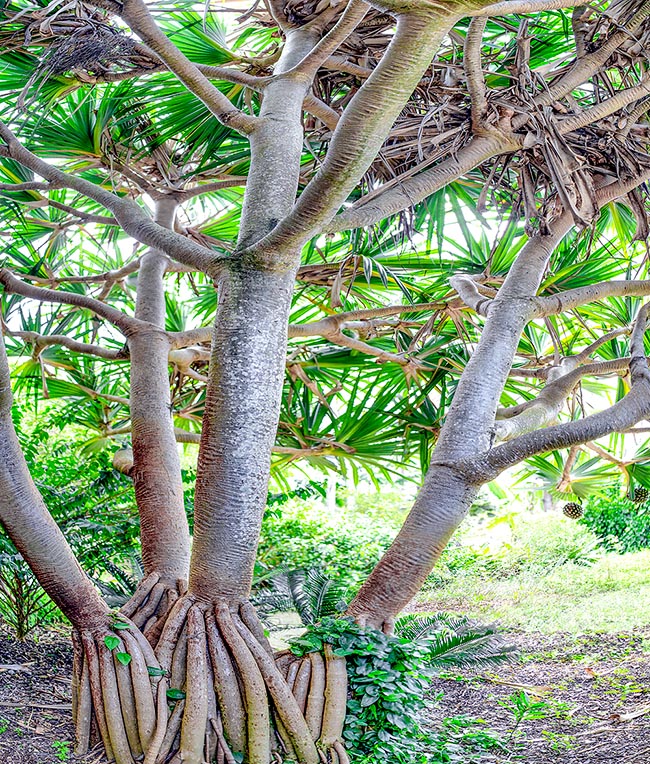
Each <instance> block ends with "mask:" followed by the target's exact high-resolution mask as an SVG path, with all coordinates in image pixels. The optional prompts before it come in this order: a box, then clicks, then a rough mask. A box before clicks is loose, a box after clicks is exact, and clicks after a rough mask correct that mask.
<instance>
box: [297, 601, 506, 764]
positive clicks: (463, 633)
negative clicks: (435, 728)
mask: <svg viewBox="0 0 650 764" xmlns="http://www.w3.org/2000/svg"><path fill="white" fill-rule="evenodd" d="M291 650H292V652H293V653H294V655H296V656H308V655H309V654H313V653H316V654H317V653H320V652H323V653H324V654H325V656H326V660H327V661H330V662H333V661H335V660H337V659H339V660H340V659H343V660H344V661H345V667H346V669H347V677H348V701H347V715H346V719H345V728H344V733H343V735H344V738H345V742H346V747H347V750H348V752H349V755H350V757H351V760H352V761H354V762H355V763H356V762H358V763H359V764H378V763H379V762H386V763H387V764H388V762H393V763H394V764H414V762H418V763H419V762H422V764H428V763H429V762H431V763H432V762H437V761H450V760H451V759H448V758H447V759H446V758H441V755H442V754H443V752H444V745H441V738H440V736H439V734H438V733H435V732H432V731H431V730H428V729H427V728H426V725H425V719H424V712H425V710H426V709H427V707H428V706H429V705H430V704H431V703H432V702H434V701H435V699H436V697H439V696H436V693H435V691H434V690H432V688H431V680H432V678H433V677H435V675H436V673H437V672H438V671H440V670H442V669H444V668H449V667H456V668H466V667H470V666H483V665H491V664H495V663H499V662H503V661H507V660H511V659H512V658H513V656H514V648H513V647H512V646H510V645H508V644H507V643H506V641H505V640H504V639H503V637H502V636H501V635H499V634H498V633H497V631H496V629H495V628H494V627H492V626H481V625H478V624H475V623H473V622H471V621H469V620H468V619H466V618H462V617H457V616H453V615H449V614H445V613H439V614H435V615H430V616H420V615H407V616H404V617H402V618H400V619H398V621H397V622H396V624H395V633H394V634H384V633H383V632H379V631H377V630H375V629H366V628H363V627H362V626H360V625H359V624H358V623H356V622H355V621H353V620H352V619H350V618H324V619H323V620H322V621H320V623H318V624H314V625H311V626H310V627H309V628H308V630H307V632H306V633H305V634H304V635H302V636H300V637H298V638H296V639H294V640H293V641H292V642H291ZM442 739H444V735H443V738H442Z"/></svg>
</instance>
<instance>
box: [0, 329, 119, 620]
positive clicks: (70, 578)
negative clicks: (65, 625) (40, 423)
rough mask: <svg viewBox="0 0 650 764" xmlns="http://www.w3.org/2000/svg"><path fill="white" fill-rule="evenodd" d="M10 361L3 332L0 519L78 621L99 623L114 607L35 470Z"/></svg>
mask: <svg viewBox="0 0 650 764" xmlns="http://www.w3.org/2000/svg"><path fill="white" fill-rule="evenodd" d="M11 407H12V394H11V378H10V374H9V364H8V361H7V354H6V351H5V346H4V342H3V341H2V335H1V334H0V497H1V498H0V522H1V523H2V525H3V527H4V528H5V530H6V531H7V534H8V535H9V538H10V539H11V540H12V541H13V543H14V544H15V545H16V548H17V549H18V551H19V552H20V554H21V555H22V556H23V557H24V558H25V560H26V562H27V563H28V565H29V566H30V568H31V569H32V570H33V571H34V573H35V575H36V577H37V578H38V580H39V582H40V584H41V586H42V587H43V588H44V589H45V591H46V592H47V593H48V594H49V595H50V597H51V598H52V599H53V600H54V602H56V604H57V605H58V606H59V607H60V608H61V610H62V611H63V612H64V613H65V615H66V616H67V617H68V618H69V619H70V620H71V621H72V623H73V624H74V625H81V624H85V625H87V626H88V627H90V628H92V627H97V626H99V625H101V624H103V623H104V622H105V620H106V614H107V612H108V608H107V607H106V605H105V604H104V602H103V601H102V600H101V598H100V597H99V595H98V594H97V592H96V591H95V588H94V587H93V585H92V584H91V582H90V580H89V579H88V577H87V576H86V574H85V573H84V572H83V570H82V569H81V567H80V565H79V563H78V562H77V560H76V558H75V556H74V554H73V553H72V550H71V549H70V547H69V546H68V542H67V541H66V540H65V538H64V536H63V534H62V533H61V531H60V530H59V527H58V526H57V524H56V523H55V522H54V520H53V519H52V516H51V515H50V513H49V512H48V511H47V508H46V506H45V504H44V502H43V499H42V497H41V495H40V494H39V492H38V489H37V488H36V486H35V485H34V481H33V480H32V478H31V475H30V474H29V469H28V467H27V463H26V462H25V457H24V456H23V453H22V450H21V448H20V443H19V442H18V437H17V436H16V430H15V428H14V425H13V421H12V418H11Z"/></svg>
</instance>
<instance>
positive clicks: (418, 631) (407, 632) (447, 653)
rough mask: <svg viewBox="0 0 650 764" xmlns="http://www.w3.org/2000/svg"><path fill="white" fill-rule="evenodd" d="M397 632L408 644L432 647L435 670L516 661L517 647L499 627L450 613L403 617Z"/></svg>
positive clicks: (429, 649) (397, 622)
mask: <svg viewBox="0 0 650 764" xmlns="http://www.w3.org/2000/svg"><path fill="white" fill-rule="evenodd" d="M395 632H396V634H397V635H398V636H400V637H402V638H403V639H405V640H408V641H416V640H417V641H424V642H425V643H426V645H427V648H428V651H429V652H428V658H427V662H428V663H429V665H430V666H431V667H432V668H435V669H445V668H449V667H452V666H453V667H456V668H469V667H472V666H478V667H481V668H483V667H486V666H491V665H494V664H495V663H503V662H506V661H511V660H514V658H515V657H516V655H517V651H516V648H515V647H514V645H512V644H509V643H508V642H507V640H506V639H505V638H504V637H503V635H502V634H500V633H499V632H498V631H497V628H496V627H495V626H491V625H487V626H486V625H481V624H478V623H475V622H473V621H470V620H469V619H467V618H464V617H462V616H456V615H453V614H450V613H436V614H435V615H418V614H414V613H410V614H407V615H405V616H401V617H400V618H398V619H397V621H396V623H395Z"/></svg>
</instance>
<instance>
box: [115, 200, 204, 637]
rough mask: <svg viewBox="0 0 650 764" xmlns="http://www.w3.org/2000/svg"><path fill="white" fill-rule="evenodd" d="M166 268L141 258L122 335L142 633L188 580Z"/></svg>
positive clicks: (161, 218) (165, 212)
mask: <svg viewBox="0 0 650 764" xmlns="http://www.w3.org/2000/svg"><path fill="white" fill-rule="evenodd" d="M175 214H176V203H175V202H174V200H173V199H171V198H167V199H165V198H163V199H162V200H159V201H158V202H157V203H156V216H155V217H156V222H157V223H160V224H161V225H164V226H165V227H166V228H173V227H174V217H175ZM168 264H169V259H168V258H167V256H166V255H165V254H164V253H163V252H161V251H159V250H151V251H149V252H147V253H146V254H145V255H143V256H142V258H141V262H140V269H139V272H138V285H137V297H136V308H135V315H136V318H137V319H139V320H140V321H142V322H146V325H147V327H148V328H147V329H140V330H138V331H137V332H135V333H133V334H132V335H131V336H130V337H129V352H130V356H131V432H132V439H133V468H132V469H131V471H130V475H131V477H132V478H133V483H134V488H135V497H136V503H137V506H138V513H139V515H140V538H141V544H142V559H143V562H144V572H145V576H146V577H148V578H147V582H150V581H151V580H152V578H153V577H154V576H156V577H157V580H156V582H155V585H154V586H153V589H151V590H150V591H148V590H146V588H145V589H143V587H142V586H141V587H140V590H139V591H138V593H137V596H136V600H135V601H136V602H138V603H139V605H138V607H139V608H140V612H139V613H137V612H136V610H135V609H134V608H133V603H131V605H130V606H129V607H128V611H127V612H129V614H130V615H132V617H133V618H134V620H135V622H136V623H137V624H138V626H141V627H142V628H145V630H147V629H153V628H155V624H156V623H157V622H159V623H160V622H164V617H165V615H166V613H167V612H168V610H169V608H170V607H171V605H172V604H173V602H174V600H175V598H176V597H177V596H178V595H179V593H180V594H182V593H183V592H184V590H185V588H186V587H185V586H184V585H183V584H182V583H179V582H183V581H187V578H188V575H189V557H190V536H189V529H188V525H187V518H186V516H185V504H184V500H183V482H182V478H181V465H180V459H179V455H178V447H177V445H176V435H175V432H174V422H173V416H172V410H171V400H170V391H169V360H168V356H169V351H170V340H169V337H168V336H167V334H166V333H165V331H164V329H165V314H166V305H165V285H164V276H165V271H166V269H167V266H168ZM147 582H145V584H144V586H145V587H146V583H147ZM147 591H148V593H147ZM143 593H146V596H145V598H144V599H143V598H142V594H143Z"/></svg>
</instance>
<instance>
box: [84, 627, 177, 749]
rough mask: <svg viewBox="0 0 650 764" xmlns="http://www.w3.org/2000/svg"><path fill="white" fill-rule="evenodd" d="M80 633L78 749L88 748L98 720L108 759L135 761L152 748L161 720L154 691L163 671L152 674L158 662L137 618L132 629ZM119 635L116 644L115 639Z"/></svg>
mask: <svg viewBox="0 0 650 764" xmlns="http://www.w3.org/2000/svg"><path fill="white" fill-rule="evenodd" d="M123 622H124V623H126V619H124V621H123ZM78 638H79V641H80V644H81V645H82V646H83V655H82V658H81V661H80V663H81V665H80V666H77V667H75V670H76V671H77V672H79V676H78V677H77V679H76V683H77V688H78V690H77V704H76V705H77V709H76V719H75V733H76V747H75V751H76V753H77V755H83V754H85V753H86V752H87V751H88V749H89V746H90V743H91V731H92V729H93V725H95V727H96V729H97V730H98V731H99V734H100V736H101V739H102V743H103V744H104V749H105V752H106V756H107V758H108V760H109V761H113V760H114V761H115V762H116V764H133V762H134V759H135V758H141V757H142V755H143V753H144V751H145V750H146V749H147V748H148V747H149V745H150V742H151V738H152V736H153V732H154V729H155V725H156V716H157V714H158V711H157V709H156V707H155V703H154V692H155V689H156V687H155V685H156V684H157V683H158V682H159V681H160V676H152V677H150V676H149V667H151V668H152V670H153V672H154V674H155V673H157V671H158V668H159V666H158V661H157V660H156V658H155V655H154V654H153V651H152V650H151V646H150V645H149V644H148V643H147V642H146V640H145V639H144V637H142V635H140V634H139V633H138V631H137V628H136V627H135V625H134V624H132V623H131V624H130V629H128V630H124V629H121V630H119V631H112V630H111V629H110V628H109V627H108V626H107V628H106V630H105V631H103V632H90V631H82V632H81V634H80V635H78ZM115 639H118V640H119V644H118V646H117V647H115V646H114V645H113V644H112V643H111V642H112V640H115ZM106 642H108V646H107V644H106ZM143 645H146V647H145V648H144V649H143ZM165 700H166V699H165Z"/></svg>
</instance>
